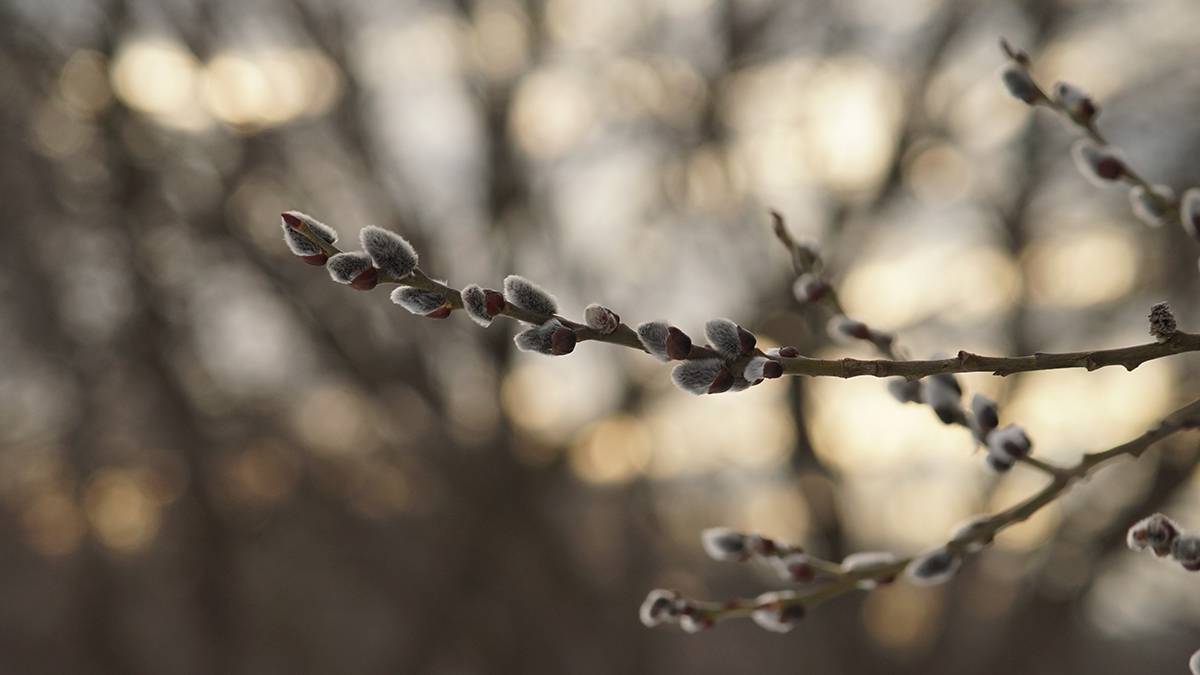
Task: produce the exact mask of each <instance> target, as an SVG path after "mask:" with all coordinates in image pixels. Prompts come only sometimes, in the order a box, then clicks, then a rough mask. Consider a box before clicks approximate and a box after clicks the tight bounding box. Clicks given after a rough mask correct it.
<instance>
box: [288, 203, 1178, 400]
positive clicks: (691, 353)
mask: <svg viewBox="0 0 1200 675" xmlns="http://www.w3.org/2000/svg"><path fill="white" fill-rule="evenodd" d="M282 226H283V231H284V238H285V241H286V242H287V244H288V247H289V248H290V249H291V251H292V253H294V254H295V255H297V256H298V257H300V258H301V259H303V260H304V261H305V262H307V263H309V264H312V265H323V266H325V267H326V268H327V269H328V271H329V273H330V276H331V277H333V279H334V280H335V281H338V282H339V283H343V284H346V285H348V286H351V287H352V288H355V289H358V290H372V289H374V288H376V287H377V286H378V285H379V284H397V285H399V286H400V288H399V289H396V290H394V291H393V292H392V296H391V297H392V300H393V301H394V302H396V304H399V305H401V306H402V307H404V308H405V309H407V310H409V311H410V312H413V313H415V314H419V315H422V316H425V317H429V318H439V319H440V318H446V317H448V316H450V315H451V313H452V312H454V311H456V310H463V309H465V310H466V311H467V313H468V314H469V315H470V316H471V318H472V319H474V320H475V321H476V322H478V323H481V324H483V325H487V324H490V322H491V321H492V320H493V319H495V318H497V317H506V318H510V319H515V320H517V321H520V322H523V323H526V324H530V325H531V326H532V328H529V329H527V330H525V331H523V332H522V333H520V334H518V336H517V338H516V342H517V345H518V347H520V348H522V349H526V350H529V351H538V352H540V353H544V354H549V355H556V356H557V355H564V354H568V353H570V352H571V351H573V350H574V348H575V346H576V345H577V344H578V343H580V342H586V341H595V342H604V343H608V344H614V345H619V346H622V347H627V348H630V349H636V350H639V351H643V352H647V353H649V354H651V355H653V356H655V357H657V358H659V359H660V360H662V361H680V362H683V363H681V364H679V365H677V366H676V369H675V372H674V379H675V382H676V383H677V384H679V385H680V386H681V387H682V388H684V389H686V390H688V391H691V392H692V393H720V392H724V391H739V390H741V389H745V388H747V387H749V386H752V385H754V384H758V383H759V382H760V381H761V380H763V379H770V378H776V377H780V376H782V375H785V374H787V375H808V376H814V377H842V378H849V377H860V376H869V377H897V376H898V377H902V378H905V379H906V380H909V381H915V380H918V379H920V378H925V377H929V376H937V375H943V374H952V373H966V372H992V373H995V374H996V375H1009V374H1012V373H1019V372H1028V371H1034V370H1050V369H1058V368H1086V369H1089V370H1094V369H1095V368H1099V367H1103V366H1108V365H1121V366H1124V367H1125V368H1127V369H1132V368H1134V367H1136V366H1137V365H1140V364H1141V363H1144V362H1146V361H1150V360H1153V359H1159V358H1163V357H1166V356H1171V355H1175V354H1180V353H1183V352H1193V351H1200V335H1197V334H1192V333H1185V332H1183V331H1178V330H1174V331H1173V332H1171V333H1170V334H1169V335H1163V336H1160V339H1159V340H1158V341H1157V342H1154V343H1148V344H1143V345H1135V346H1132V347H1124V348H1119V349H1107V350H1094V351H1087V352H1068V353H1057V354H1056V353H1039V354H1033V355H1029V356H1014V357H1002V356H984V355H979V354H974V353H971V352H966V351H960V352H959V353H958V356H957V357H956V358H950V359H934V360H927V361H921V360H906V359H904V358H902V355H900V354H899V353H897V351H896V350H895V348H894V346H893V345H892V344H891V341H892V338H891V336H890V335H887V334H883V333H878V332H871V333H869V334H867V333H859V334H861V335H865V336H866V338H865V339H869V340H871V341H874V342H876V344H878V345H879V346H880V348H881V350H883V352H884V353H885V355H887V356H888V358H885V359H850V358H846V359H816V358H809V357H807V356H803V355H801V354H800V353H799V351H798V350H796V349H795V348H794V347H780V348H773V349H766V350H764V349H760V348H759V347H758V346H757V338H756V337H755V336H754V335H753V334H751V333H750V332H749V331H746V330H745V329H744V328H742V327H741V326H738V325H737V324H735V323H734V322H732V321H729V320H727V319H714V320H712V321H710V322H708V324H707V325H706V327H705V334H706V338H707V339H708V342H709V344H708V345H702V344H697V343H695V342H693V341H692V339H691V337H690V336H688V335H687V334H686V333H684V332H683V331H682V330H680V329H679V328H677V327H675V326H671V325H669V324H668V323H667V322H665V321H649V322H645V323H642V324H639V325H638V326H637V327H636V328H634V327H631V326H629V325H627V324H625V323H623V322H621V320H620V317H619V316H618V315H617V314H616V312H613V311H612V310H609V309H608V308H606V307H603V306H600V305H591V306H589V308H588V310H587V312H586V318H585V321H584V322H577V321H573V320H571V319H568V318H566V317H564V316H562V315H561V314H559V313H558V308H557V303H556V301H554V299H553V296H551V295H550V294H549V293H548V292H546V291H545V290H543V289H541V288H540V287H538V286H536V285H535V284H533V283H532V282H529V281H527V280H525V279H523V278H521V277H518V276H515V275H513V276H510V277H508V279H507V280H506V282H505V287H504V290H503V292H501V291H496V290H492V289H485V288H480V287H478V286H468V287H467V288H465V289H463V291H460V290H459V289H456V288H453V287H451V286H449V285H447V284H446V283H445V282H442V281H438V280H436V279H434V278H432V277H430V276H429V275H428V274H426V272H425V271H424V270H422V269H421V268H420V267H419V265H418V257H417V254H416V252H415V251H413V249H412V247H411V246H410V245H409V244H408V242H407V241H406V240H404V239H403V238H402V237H400V235H398V234H395V233H393V232H390V231H388V230H385V229H383V228H379V227H375V226H367V227H366V228H363V230H362V232H361V233H360V240H361V241H362V244H363V248H364V251H351V252H346V251H343V250H342V249H341V248H339V247H338V246H337V241H338V235H337V232H336V231H335V230H334V229H333V228H331V227H329V226H327V225H325V224H323V223H321V222H320V221H318V220H316V219H315V218H313V217H311V216H308V215H305V214H303V213H300V212H298V211H288V212H286V213H284V214H283V215H282ZM464 291H468V293H467V295H466V297H467V298H468V299H474V300H475V301H474V302H471V303H467V304H464ZM843 329H844V330H846V331H848V332H850V333H853V332H854V331H861V330H863V329H866V327H865V326H861V325H857V324H856V325H849V326H844V327H843ZM866 330H869V329H866ZM530 331H533V332H532V333H531V332H530Z"/></svg>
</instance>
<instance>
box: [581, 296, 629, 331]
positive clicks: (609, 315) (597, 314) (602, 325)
mask: <svg viewBox="0 0 1200 675" xmlns="http://www.w3.org/2000/svg"><path fill="white" fill-rule="evenodd" d="M583 320H584V322H585V323H587V326H588V328H591V329H592V330H594V331H596V332H597V333H600V334H601V335H609V334H610V333H612V332H613V331H615V330H616V329H617V326H619V325H621V317H619V316H617V313H616V312H614V311H612V310H611V309H609V308H607V307H605V306H604V305H598V304H596V303H594V302H593V303H592V304H590V305H588V306H587V307H585V308H584V310H583Z"/></svg>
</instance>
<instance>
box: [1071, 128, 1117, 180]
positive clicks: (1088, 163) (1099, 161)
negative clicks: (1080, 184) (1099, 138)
mask: <svg viewBox="0 0 1200 675" xmlns="http://www.w3.org/2000/svg"><path fill="white" fill-rule="evenodd" d="M1071 159H1072V160H1073V161H1074V162H1075V168H1077V169H1079V173H1081V174H1083V177H1084V178H1086V179H1088V181H1090V182H1091V183H1092V184H1094V185H1096V186H1098V187H1108V186H1110V185H1113V184H1115V182H1116V181H1117V180H1118V179H1119V178H1120V177H1121V176H1123V175H1125V162H1124V160H1122V159H1121V155H1120V154H1119V153H1117V152H1116V151H1115V150H1113V149H1112V148H1109V147H1101V146H1099V145H1096V144H1095V143H1093V142H1091V141H1089V140H1088V139H1086V138H1083V139H1080V140H1078V141H1076V142H1075V144H1074V145H1072V146H1071Z"/></svg>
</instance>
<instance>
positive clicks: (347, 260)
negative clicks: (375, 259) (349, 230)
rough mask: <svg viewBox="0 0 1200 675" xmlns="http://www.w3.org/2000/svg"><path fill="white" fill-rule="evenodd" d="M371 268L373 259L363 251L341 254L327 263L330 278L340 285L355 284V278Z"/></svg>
mask: <svg viewBox="0 0 1200 675" xmlns="http://www.w3.org/2000/svg"><path fill="white" fill-rule="evenodd" d="M370 268H371V259H370V258H369V257H367V254H366V253H363V252H362V251H349V252H346V253H339V254H337V255H335V256H333V257H332V258H330V259H329V260H327V261H326V262H325V269H327V270H329V276H330V277H332V278H333V280H334V281H336V282H338V283H339V284H349V283H353V281H354V278H355V277H357V276H358V275H360V274H362V273H363V272H365V271H366V270H368V269H370Z"/></svg>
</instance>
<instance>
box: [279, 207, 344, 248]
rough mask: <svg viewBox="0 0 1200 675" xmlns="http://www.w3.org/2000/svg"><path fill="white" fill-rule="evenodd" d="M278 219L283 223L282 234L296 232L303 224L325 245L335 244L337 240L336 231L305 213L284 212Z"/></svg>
mask: <svg viewBox="0 0 1200 675" xmlns="http://www.w3.org/2000/svg"><path fill="white" fill-rule="evenodd" d="M280 219H281V220H282V221H283V222H282V225H283V230H284V232H287V231H289V230H292V231H294V230H297V229H299V228H300V226H301V225H302V224H303V225H307V226H308V229H310V230H312V232H313V234H315V235H317V236H318V237H320V238H322V239H324V240H325V242H326V243H328V244H335V243H337V240H338V233H337V230H335V229H333V228H332V227H330V226H328V225H326V224H325V223H322V222H321V221H319V220H317V219H316V218H313V217H312V216H310V215H308V214H307V213H301V212H299V211H284V212H283V213H282V214H280ZM301 238H302V239H303V237H301ZM296 255H301V254H299V253H297V254H296Z"/></svg>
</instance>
